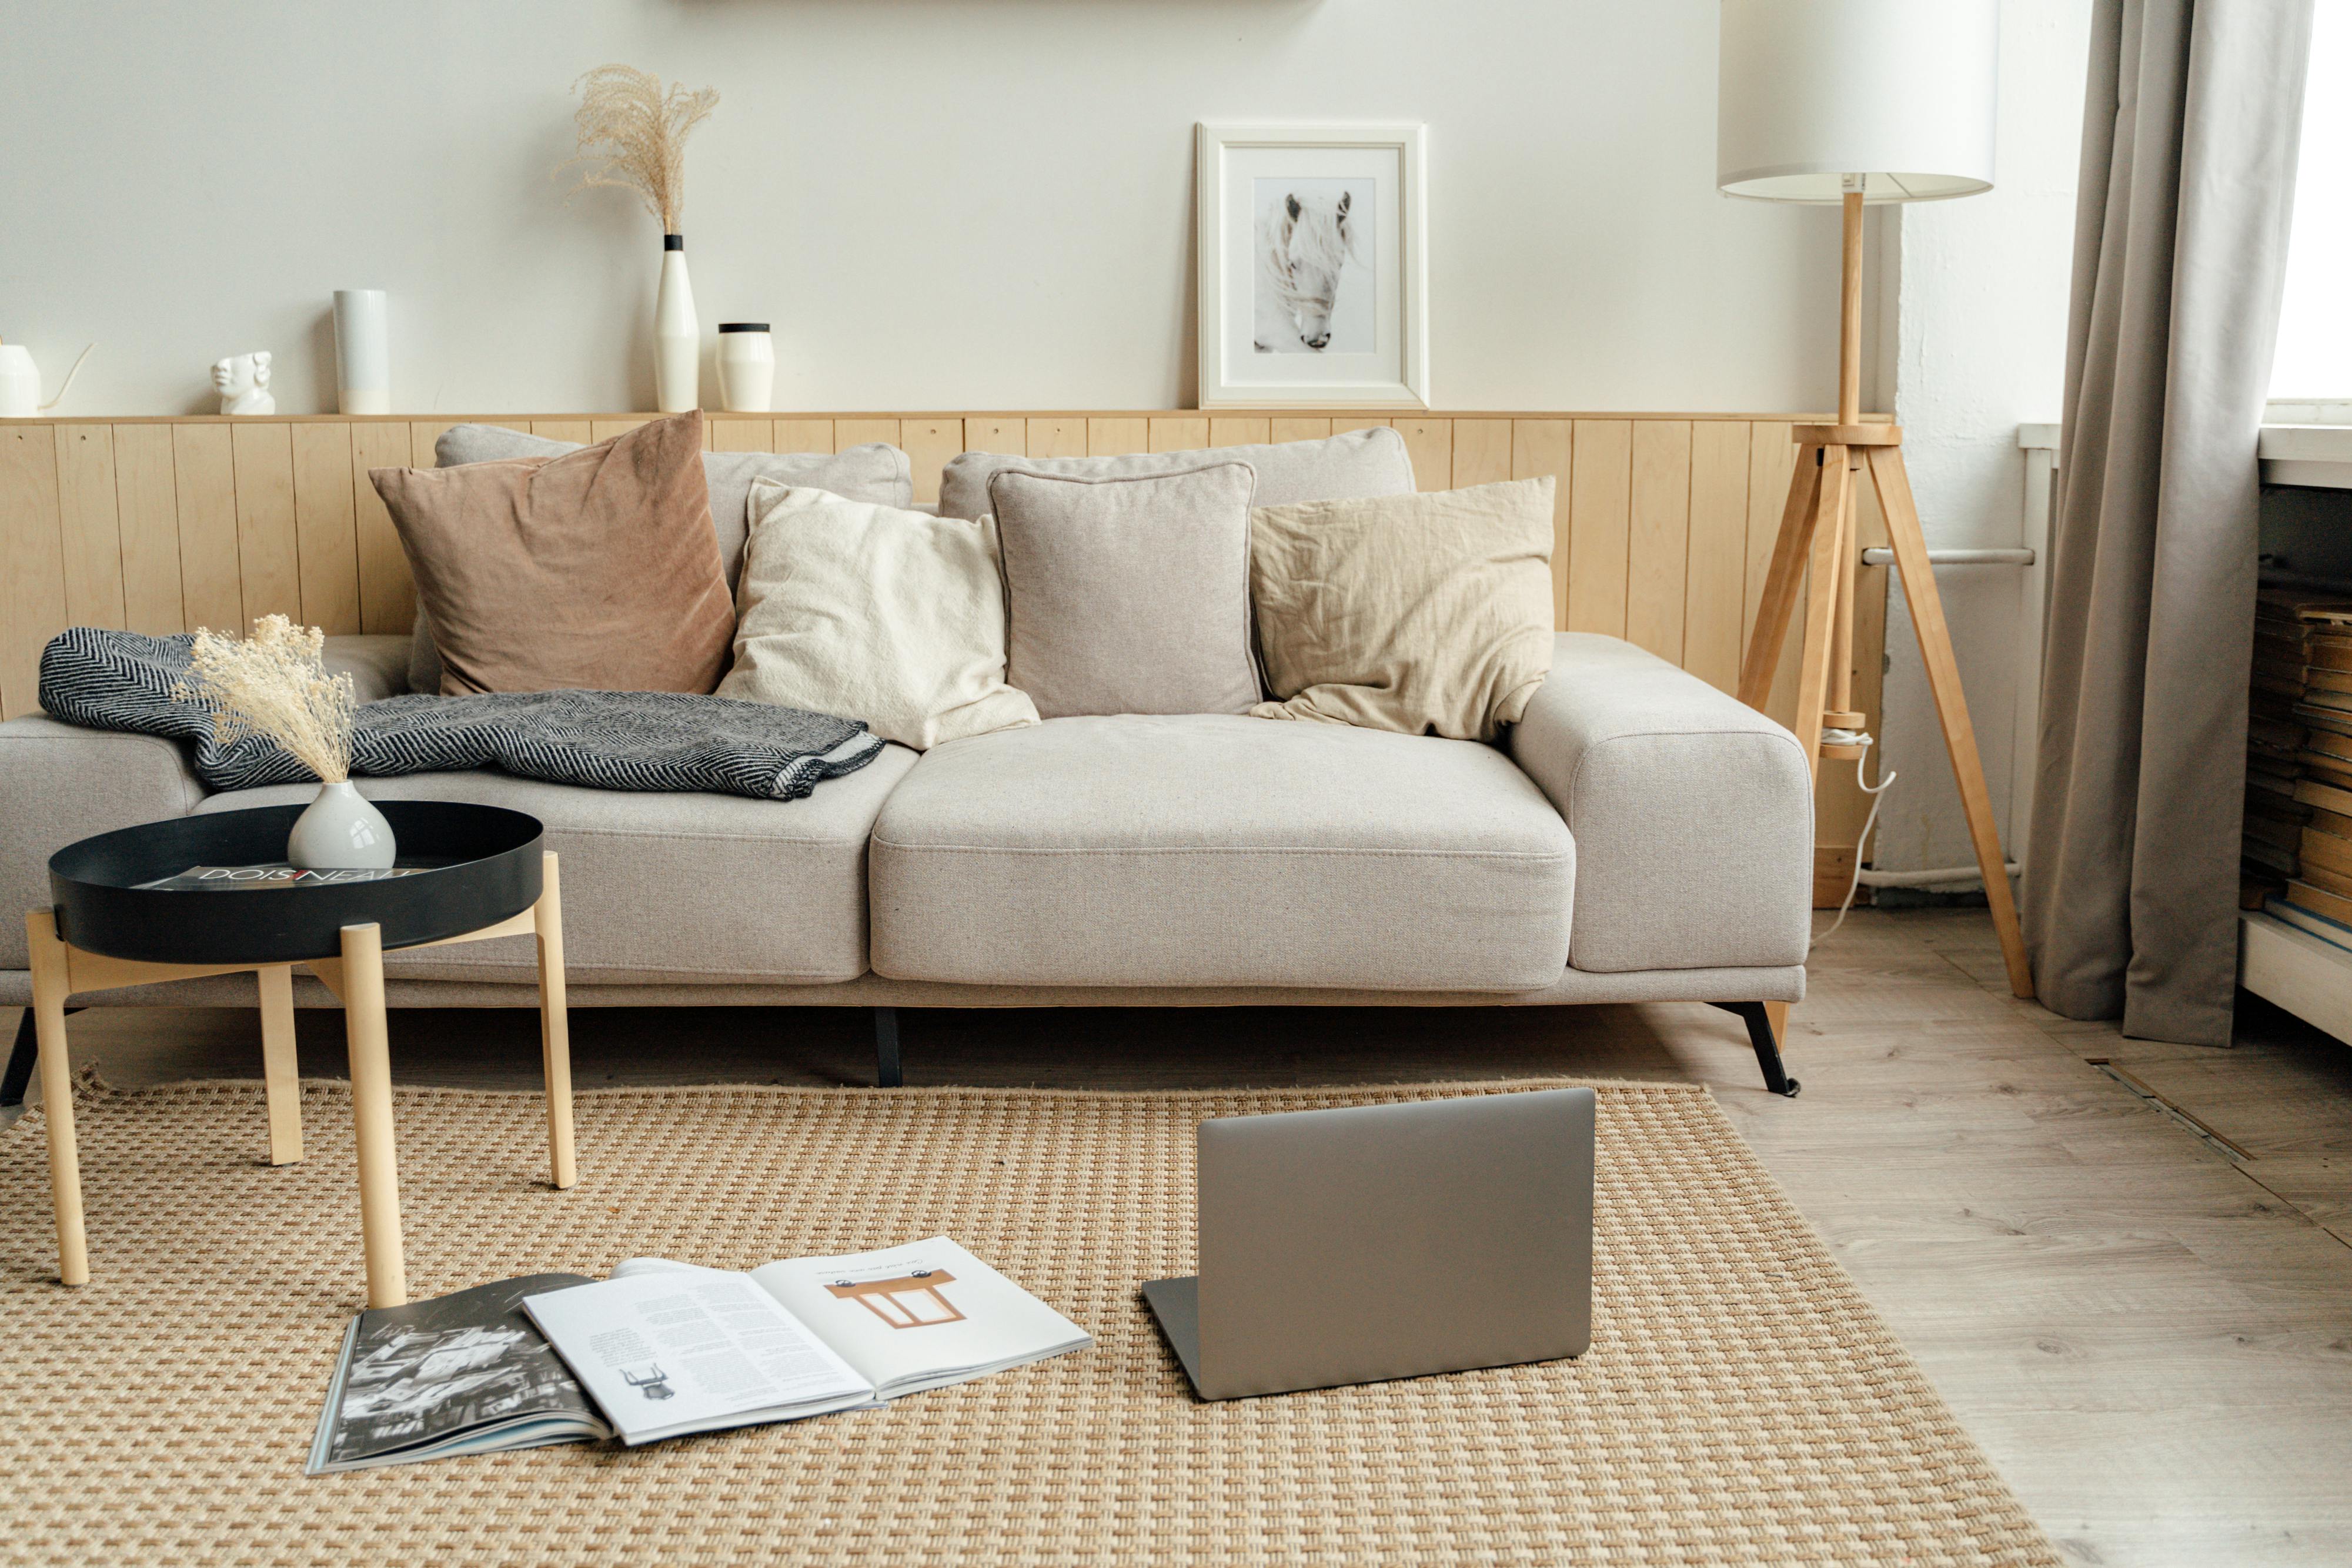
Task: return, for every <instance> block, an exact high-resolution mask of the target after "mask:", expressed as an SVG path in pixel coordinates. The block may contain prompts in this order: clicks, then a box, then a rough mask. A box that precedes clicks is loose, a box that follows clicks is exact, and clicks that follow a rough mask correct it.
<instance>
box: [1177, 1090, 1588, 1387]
mask: <svg viewBox="0 0 2352 1568" xmlns="http://www.w3.org/2000/svg"><path fill="white" fill-rule="evenodd" d="M1592 1127H1593V1095H1592V1091H1591V1090H1590V1089H1544V1090H1535V1091H1531V1092H1526V1093H1518V1094H1481V1095H1475V1096H1470V1097H1466V1098H1463V1099H1458V1100H1423V1101H1411V1102H1406V1103H1400V1104H1394V1105H1363V1106H1349V1107H1345V1108H1342V1109H1339V1110H1331V1111H1297V1112H1286V1113H1278V1114H1275V1115H1267V1116H1229V1117H1218V1118H1213V1119H1212V1120H1209V1121H1206V1122H1203V1123H1202V1124H1201V1128H1200V1134H1199V1138H1200V1144H1199V1150H1200V1191H1201V1276H1200V1287H1199V1295H1198V1313H1199V1334H1200V1340H1199V1353H1198V1354H1199V1365H1198V1367H1197V1369H1196V1368H1192V1367H1189V1366H1188V1367H1187V1370H1188V1371H1193V1372H1194V1373H1195V1376H1194V1378H1193V1383H1194V1385H1195V1386H1196V1387H1197V1388H1198V1390H1199V1392H1200V1394H1201V1396H1202V1398H1204V1399H1230V1398H1234V1397H1237V1396H1245V1395H1253V1394H1277V1393H1282V1392H1285V1391H1287V1390H1290V1389H1297V1388H1325V1387H1330V1386H1333V1385H1339V1384H1347V1383H1370V1382H1376V1381H1379V1380H1381V1379H1384V1378H1391V1377H1413V1376H1419V1375H1423V1374H1424V1373H1433V1372H1456V1371H1461V1370H1464V1369H1465V1368H1469V1367H1476V1366H1501V1365H1506V1364H1511V1363H1514V1362H1522V1361H1548V1360H1550V1359H1552V1358H1554V1357H1557V1356H1564V1355H1579V1354H1582V1353H1583V1351H1584V1349H1585V1347H1586V1345H1587V1344H1589V1343H1591V1337H1592Z"/></svg>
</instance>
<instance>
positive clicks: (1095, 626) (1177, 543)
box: [988, 463, 1260, 718]
mask: <svg viewBox="0 0 2352 1568" xmlns="http://www.w3.org/2000/svg"><path fill="white" fill-rule="evenodd" d="M1256 483H1257V481H1256V477H1255V476H1254V475H1253V474H1252V473H1251V472H1250V468H1249V465H1248V464H1246V463H1210V464H1207V465H1203V466H1202V467H1199V468H1192V469H1184V470H1181V471H1179V472H1177V473H1173V474H1151V475H1137V476H1129V477H1125V478H1118V479H1078V478H1073V477H1071V476H1067V475H1057V474H1024V473H1021V472H1019V471H1017V470H1015V471H1013V472H1009V473H1003V474H999V475H997V476H996V477H995V478H994V479H993V480H992V482H991V483H990V485H989V487H988V491H989V501H990V505H991V507H992V511H993V515H994V517H995V521H996V537H997V539H998V546H999V556H998V559H999V560H1000V561H1001V563H1002V565H1003V573H1004V629H1005V630H1004V666H1005V676H1004V678H1005V679H1006V680H1008V681H1010V682H1012V683H1013V685H1015V686H1017V687H1019V688H1020V689H1021V690H1023V691H1024V692H1026V693H1028V694H1029V696H1030V698H1031V700H1033V701H1034V702H1035V704H1036V705H1037V712H1038V714H1039V715H1040V716H1043V717H1045V718H1063V717H1070V716H1076V715H1081V714H1115V713H1246V712H1248V711H1249V708H1250V705H1251V704H1253V703H1255V702H1256V701H1257V699H1258V696H1259V695H1260V686H1259V682H1258V673H1257V658H1256V654H1255V651H1254V650H1253V649H1252V647H1251V645H1250V591H1249V555H1250V492H1251V490H1252V489H1253V488H1254V487H1255V485H1256Z"/></svg>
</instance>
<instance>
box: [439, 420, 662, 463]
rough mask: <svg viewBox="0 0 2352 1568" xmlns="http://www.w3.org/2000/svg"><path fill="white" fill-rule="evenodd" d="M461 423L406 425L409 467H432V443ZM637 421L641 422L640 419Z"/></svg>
mask: <svg viewBox="0 0 2352 1568" xmlns="http://www.w3.org/2000/svg"><path fill="white" fill-rule="evenodd" d="M460 423H464V422H463V421H461V420H455V419H423V420H417V421H415V422H413V423H410V425H409V427H408V466H410V467H411V468H430V467H432V466H433V465H434V464H435V462H436V458H435V456H434V454H433V444H434V443H435V442H436V441H438V440H440V439H441V436H442V433H443V432H445V431H447V430H449V429H451V428H453V427H454V426H456V425H457V424H460ZM639 423H643V422H642V421H640V422H639ZM617 434H620V432H618V431H610V430H608V431H606V432H605V433H604V435H617ZM604 435H599V436H598V437H596V439H597V440H599V441H602V440H604Z"/></svg>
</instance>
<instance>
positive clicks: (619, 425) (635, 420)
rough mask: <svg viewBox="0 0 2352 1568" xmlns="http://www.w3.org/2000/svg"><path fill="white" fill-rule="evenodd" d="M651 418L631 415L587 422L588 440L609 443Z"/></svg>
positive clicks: (644, 414) (647, 414) (645, 414)
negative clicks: (615, 437)
mask: <svg viewBox="0 0 2352 1568" xmlns="http://www.w3.org/2000/svg"><path fill="white" fill-rule="evenodd" d="M653 417H654V416H653V415H651V414H649V413H633V414H622V415H619V416H617V417H614V418H612V419H592V420H590V421H589V422H588V439H589V440H590V441H591V442H597V441H610V440H612V439H613V437H614V436H616V435H626V434H628V433H629V432H631V431H633V430H635V429H636V427H637V426H639V425H641V424H645V423H649V422H650V421H651V420H652V419H653Z"/></svg>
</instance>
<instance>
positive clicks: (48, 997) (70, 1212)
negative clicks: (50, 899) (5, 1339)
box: [25, 909, 89, 1285]
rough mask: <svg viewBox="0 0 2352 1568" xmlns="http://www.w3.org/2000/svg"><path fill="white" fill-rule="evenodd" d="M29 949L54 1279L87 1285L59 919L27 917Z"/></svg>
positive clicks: (40, 913) (68, 988) (42, 914)
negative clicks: (54, 1229)
mask: <svg viewBox="0 0 2352 1568" xmlns="http://www.w3.org/2000/svg"><path fill="white" fill-rule="evenodd" d="M25 932H26V936H27V937H28V938H29V940H30V943H31V946H32V962H33V1029H34V1035H35V1038H36V1039H37V1040H39V1042H40V1051H41V1113H42V1116H43V1118H44V1119H45V1120H46V1121H47V1124H48V1129H49V1193H50V1196H51V1197H53V1198H54V1199H55V1200H56V1203H57V1210H58V1279H60V1280H62V1281H65V1282H66V1283H67V1284H68V1285H87V1284H89V1242H88V1240H87V1239H85V1238H84V1236H83V1234H82V1225H81V1155H80V1153H79V1150H78V1149H77V1148H76V1147H75V1145H74V1120H73V1067H72V1064H71V1063H70V1062H69V1061H68V1060H67V1057H66V998H67V997H68V996H69V995H70V994H72V990H73V983H72V981H71V980H70V979H69V978H68V971H67V964H66V946H65V944H64V943H63V942H61V941H59V940H58V922H57V916H56V915H54V914H52V913H51V912H50V911H48V910H46V909H37V910H35V911H33V912H32V913H31V914H30V915H26V916H25Z"/></svg>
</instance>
